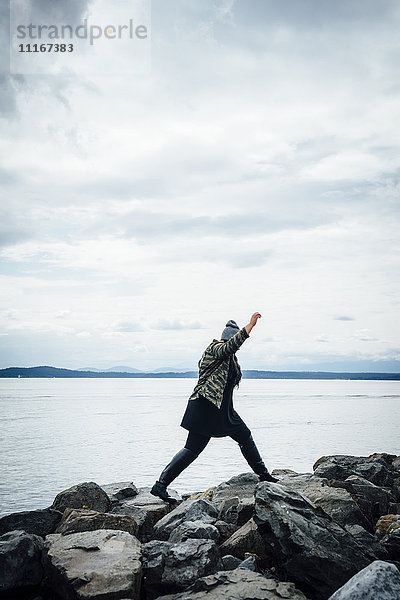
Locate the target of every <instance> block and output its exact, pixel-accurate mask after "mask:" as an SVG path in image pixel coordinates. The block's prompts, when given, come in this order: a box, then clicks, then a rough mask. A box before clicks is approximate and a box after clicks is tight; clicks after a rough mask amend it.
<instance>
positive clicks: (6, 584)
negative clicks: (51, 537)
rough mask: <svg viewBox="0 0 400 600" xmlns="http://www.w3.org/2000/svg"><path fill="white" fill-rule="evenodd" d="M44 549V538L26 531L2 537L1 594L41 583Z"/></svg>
mask: <svg viewBox="0 0 400 600" xmlns="http://www.w3.org/2000/svg"><path fill="white" fill-rule="evenodd" d="M42 549H43V540H42V538H41V537H39V536H38V535H34V534H31V533H26V531H20V530H17V531H9V532H8V533H5V534H3V535H2V536H1V537H0V592H11V591H14V592H16V591H17V590H18V588H24V587H26V586H34V585H38V584H39V583H40V581H41V579H42V577H43V568H42V563H41V557H42ZM9 597H11V596H9Z"/></svg>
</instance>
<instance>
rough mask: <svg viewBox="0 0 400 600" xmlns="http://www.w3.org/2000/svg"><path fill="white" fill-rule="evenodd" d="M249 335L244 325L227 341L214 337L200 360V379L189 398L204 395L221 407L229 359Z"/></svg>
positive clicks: (193, 398) (192, 398)
mask: <svg viewBox="0 0 400 600" xmlns="http://www.w3.org/2000/svg"><path fill="white" fill-rule="evenodd" d="M248 337H250V336H249V334H248V333H247V331H246V329H245V327H243V328H242V329H240V331H238V332H237V333H235V335H234V336H232V337H231V339H230V340H228V341H227V342H219V341H218V340H216V339H214V340H213V341H212V342H211V343H210V344H209V345H208V346H207V348H206V349H205V350H204V352H203V354H202V357H201V358H200V360H199V363H198V366H199V380H198V382H197V384H196V385H195V388H194V390H193V392H192V394H191V396H190V397H189V400H196V399H197V398H198V397H199V396H203V397H204V398H206V399H207V400H210V402H212V403H213V404H215V406H216V407H217V408H220V407H221V404H222V397H223V393H224V388H225V385H226V381H227V379H228V371H229V359H230V357H231V356H232V354H235V352H236V351H237V350H238V349H239V348H240V346H241V345H242V344H243V342H244V341H245V340H246V339H247V338H248Z"/></svg>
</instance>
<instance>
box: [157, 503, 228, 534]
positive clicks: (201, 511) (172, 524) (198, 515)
mask: <svg viewBox="0 0 400 600" xmlns="http://www.w3.org/2000/svg"><path fill="white" fill-rule="evenodd" d="M217 517H218V513H217V510H216V508H215V506H214V505H213V504H211V502H209V501H208V500H205V499H199V500H185V502H182V504H180V505H179V506H177V507H176V508H174V509H173V510H172V511H171V512H169V513H168V514H167V515H165V516H164V517H163V518H162V519H160V520H159V521H158V522H157V523H156V525H155V527H154V537H156V538H157V539H160V540H168V539H169V536H170V535H171V533H172V532H173V531H174V529H176V528H177V527H178V526H179V525H180V524H181V523H183V522H184V521H197V520H199V521H202V522H203V523H211V524H213V523H215V521H216V520H217Z"/></svg>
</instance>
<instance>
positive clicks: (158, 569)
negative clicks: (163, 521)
mask: <svg viewBox="0 0 400 600" xmlns="http://www.w3.org/2000/svg"><path fill="white" fill-rule="evenodd" d="M170 547H171V543H170V542H165V541H162V540H151V541H150V542H146V543H145V544H143V545H142V553H143V560H142V564H143V587H144V589H145V590H146V591H145V597H146V600H153V599H154V598H157V597H158V596H161V594H162V593H163V591H164V590H163V587H162V583H161V581H162V575H163V572H164V567H165V557H166V555H167V552H168V550H169V549H170Z"/></svg>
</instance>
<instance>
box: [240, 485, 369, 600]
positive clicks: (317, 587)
mask: <svg viewBox="0 0 400 600" xmlns="http://www.w3.org/2000/svg"><path fill="white" fill-rule="evenodd" d="M254 521H255V523H256V524H257V525H258V529H259V531H260V534H261V536H262V538H263V541H264V545H265V551H266V553H267V555H269V558H270V560H271V561H273V563H274V564H275V566H276V568H277V572H278V574H279V575H280V578H284V579H289V580H291V581H293V582H294V583H296V585H299V586H300V587H301V588H302V589H303V590H304V591H305V592H306V593H309V594H310V595H312V596H313V597H314V598H315V599H316V600H319V599H325V598H326V597H327V596H329V595H330V594H332V592H333V591H335V590H336V589H337V587H338V585H342V584H343V583H345V582H346V581H347V580H348V579H349V578H350V577H352V576H353V575H354V574H355V573H356V572H357V571H359V570H360V569H362V568H364V567H365V566H366V565H367V564H368V563H369V562H370V561H371V558H372V559H373V556H372V555H370V554H369V553H368V552H366V551H364V550H363V548H362V547H361V546H360V545H359V544H357V542H356V541H355V540H354V539H353V537H352V536H351V535H350V534H349V533H348V532H347V531H346V530H345V529H343V528H342V527H341V526H340V525H338V524H337V523H335V521H333V520H332V519H331V518H330V517H328V515H326V513H325V512H324V511H322V510H321V509H320V508H319V507H315V506H314V505H313V504H312V503H311V502H309V501H308V500H307V499H306V498H305V497H304V496H302V495H301V494H299V493H298V492H296V491H295V490H292V489H291V488H289V487H284V486H283V485H280V484H277V483H267V482H262V483H259V485H258V486H257V490H256V495H255V515H254ZM231 554H234V553H233V552H231Z"/></svg>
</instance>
